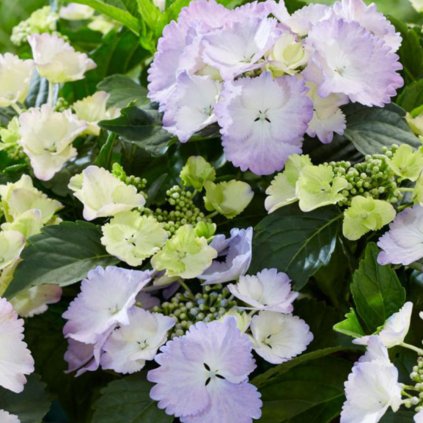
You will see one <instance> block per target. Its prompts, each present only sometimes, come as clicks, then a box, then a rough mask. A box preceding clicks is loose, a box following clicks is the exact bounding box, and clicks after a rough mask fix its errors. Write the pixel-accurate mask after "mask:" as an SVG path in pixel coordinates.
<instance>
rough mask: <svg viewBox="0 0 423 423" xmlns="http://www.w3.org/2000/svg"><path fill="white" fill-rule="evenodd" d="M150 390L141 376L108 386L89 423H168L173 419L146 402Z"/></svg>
mask: <svg viewBox="0 0 423 423" xmlns="http://www.w3.org/2000/svg"><path fill="white" fill-rule="evenodd" d="M150 389H151V385H150V384H149V383H148V382H147V380H146V375H145V373H138V374H136V375H132V376H127V377H124V378H122V379H120V380H116V381H113V382H111V383H109V384H108V385H107V386H106V387H105V388H104V389H102V391H101V396H100V398H99V399H98V400H97V401H96V402H95V403H94V406H93V408H94V416H93V419H92V423H152V422H154V423H171V422H172V421H173V417H170V416H168V415H167V414H165V413H164V412H163V411H162V410H160V409H158V408H157V404H156V402H154V401H153V400H151V399H150Z"/></svg>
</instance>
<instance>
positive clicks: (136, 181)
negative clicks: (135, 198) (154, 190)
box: [112, 163, 147, 196]
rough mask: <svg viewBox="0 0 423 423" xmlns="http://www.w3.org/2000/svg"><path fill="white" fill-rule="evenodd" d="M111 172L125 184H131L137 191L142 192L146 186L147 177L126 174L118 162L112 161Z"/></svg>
mask: <svg viewBox="0 0 423 423" xmlns="http://www.w3.org/2000/svg"><path fill="white" fill-rule="evenodd" d="M112 173H113V175H114V176H116V178H118V179H120V180H121V181H122V182H123V183H125V184H126V185H133V186H134V187H135V188H136V189H137V191H138V192H142V191H143V190H144V189H145V188H146V186H147V179H145V178H140V177H139V176H133V175H127V174H126V172H125V170H124V169H123V167H122V166H121V165H120V164H119V163H113V166H112ZM144 196H145V193H144Z"/></svg>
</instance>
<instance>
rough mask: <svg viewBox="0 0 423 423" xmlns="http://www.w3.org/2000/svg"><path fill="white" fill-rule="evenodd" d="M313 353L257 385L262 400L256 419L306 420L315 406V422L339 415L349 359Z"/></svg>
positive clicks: (269, 421) (262, 421)
mask: <svg viewBox="0 0 423 423" xmlns="http://www.w3.org/2000/svg"><path fill="white" fill-rule="evenodd" d="M326 352H327V351H324V353H326ZM317 353H318V351H316V359H314V360H307V361H305V362H301V363H298V364H297V365H295V366H293V367H290V368H289V369H288V370H287V371H286V372H284V373H281V374H279V375H277V376H276V377H274V378H273V379H272V380H271V381H270V382H268V383H266V384H265V385H260V392H261V394H262V400H263V408H262V412H263V415H262V418H261V419H260V420H259V422H260V423H282V422H291V421H296V422H299V421H302V422H309V421H310V420H309V418H308V417H309V416H313V415H314V413H316V410H317V412H318V413H320V415H321V419H319V420H317V421H318V423H329V422H330V421H332V419H333V418H334V417H336V416H337V415H339V413H340V411H341V405H342V403H343V401H344V382H345V380H346V379H347V377H348V373H349V372H350V370H351V363H350V362H349V361H347V360H344V359H340V358H337V357H328V356H321V357H320V358H319V357H318V355H317ZM325 355H327V354H325ZM287 364H289V363H287ZM253 382H254V380H253ZM300 417H303V418H304V417H307V418H304V420H301V419H300ZM291 419H295V420H291ZM311 421H312V420H311ZM314 421H316V420H314ZM317 421H316V422H317Z"/></svg>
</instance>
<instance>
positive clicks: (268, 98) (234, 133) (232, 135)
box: [215, 72, 313, 175]
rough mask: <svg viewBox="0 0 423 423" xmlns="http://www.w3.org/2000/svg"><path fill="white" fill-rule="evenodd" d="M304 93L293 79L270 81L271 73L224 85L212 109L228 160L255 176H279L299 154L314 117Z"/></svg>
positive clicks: (300, 84) (302, 86)
mask: <svg viewBox="0 0 423 423" xmlns="http://www.w3.org/2000/svg"><path fill="white" fill-rule="evenodd" d="M306 91H307V90H306V88H305V86H304V83H303V82H302V81H301V80H299V79H297V78H296V77H294V76H286V77H282V78H277V79H274V78H273V77H272V75H271V74H270V73H269V72H264V73H262V74H261V75H260V76H259V77H256V78H240V79H238V80H236V81H234V82H232V83H227V84H226V85H225V87H224V89H223V91H222V94H221V98H220V100H219V103H218V104H217V106H216V108H215V112H216V115H217V119H218V123H219V125H220V127H221V133H222V137H223V138H222V141H223V147H224V152H225V155H226V158H227V159H228V160H229V161H231V162H232V163H233V164H234V165H235V166H238V167H240V168H241V170H243V171H245V170H247V169H249V170H251V171H252V172H254V173H256V174H257V175H269V174H271V173H273V172H275V171H278V170H281V169H282V168H283V165H284V163H285V161H286V160H287V159H288V157H289V156H290V155H291V154H294V153H300V152H301V145H302V139H303V135H304V133H305V132H306V130H307V125H308V123H309V121H310V120H311V118H312V116H313V108H312V103H311V100H310V99H309V98H308V97H307V95H306Z"/></svg>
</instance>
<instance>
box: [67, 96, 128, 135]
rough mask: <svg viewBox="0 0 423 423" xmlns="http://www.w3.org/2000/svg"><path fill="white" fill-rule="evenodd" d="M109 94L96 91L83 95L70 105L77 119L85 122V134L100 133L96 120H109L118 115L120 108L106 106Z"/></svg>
mask: <svg viewBox="0 0 423 423" xmlns="http://www.w3.org/2000/svg"><path fill="white" fill-rule="evenodd" d="M109 97H110V95H109V94H107V93H106V92H105V91H98V92H96V93H95V94H93V95H91V96H89V97H85V98H83V99H82V100H79V101H77V102H75V103H74V104H73V105H72V108H73V110H74V111H75V114H76V116H77V117H78V119H80V120H82V121H84V122H86V123H87V125H88V126H87V129H86V130H85V133H86V134H90V135H95V136H98V135H100V130H101V129H100V127H99V126H98V122H100V121H101V120H110V119H114V118H116V117H118V116H119V114H120V109H119V108H117V107H110V108H108V107H107V101H108V100H109Z"/></svg>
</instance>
